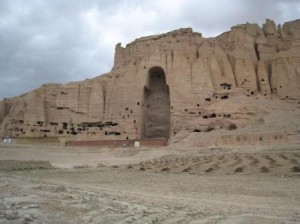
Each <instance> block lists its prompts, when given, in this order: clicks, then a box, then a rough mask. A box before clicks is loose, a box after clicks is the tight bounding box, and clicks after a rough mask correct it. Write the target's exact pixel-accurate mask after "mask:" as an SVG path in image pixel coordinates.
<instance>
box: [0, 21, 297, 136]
mask: <svg viewBox="0 0 300 224" xmlns="http://www.w3.org/2000/svg"><path fill="white" fill-rule="evenodd" d="M299 100H300V20H296V21H292V22H287V23H285V24H284V25H283V26H280V25H279V26H276V25H275V23H274V22H273V21H271V20H269V19H268V20H266V23H265V24H264V25H263V27H262V28H261V27H259V26H258V25H257V24H248V23H247V24H242V25H237V26H234V27H232V28H231V30H230V31H228V32H226V33H223V34H221V35H220V36H218V37H216V38H203V37H202V35H201V34H200V33H196V32H193V30H192V29H191V28H186V29H179V30H175V31H171V32H169V33H165V34H161V35H157V36H149V37H143V38H139V39H136V40H135V41H133V42H132V43H130V44H128V45H127V46H126V47H122V46H121V44H117V45H116V49H115V61H114V67H113V69H112V71H111V72H109V73H107V74H104V75H101V76H98V77H96V78H94V79H89V80H85V81H82V82H74V83H68V84H66V85H60V84H45V85H43V86H41V87H40V88H38V89H36V90H33V91H31V92H29V93H26V94H23V95H21V96H17V97H14V98H9V99H4V100H3V101H0V136H12V137H21V136H23V137H50V136H61V137H71V136H72V137H74V138H76V139H139V138H160V137H163V138H165V137H169V138H170V139H176V137H178V136H180V135H181V134H180V133H183V132H212V131H215V132H219V131H220V130H222V131H225V132H226V131H227V130H228V131H232V130H234V129H235V130H241V131H242V130H244V131H245V132H251V130H252V131H253V130H255V131H262V132H264V131H265V132H272V131H274V132H280V131H282V130H284V131H288V132H298V131H299V130H300V128H299V127H300V119H299V102H300V101H299ZM274 113H278V116H279V117H276V116H275V115H274ZM279 114H281V115H279ZM282 115H283V116H284V117H280V116H282ZM272 116H273V117H272ZM286 118H288V120H287V121H286V122H283V123H282V122H279V121H278V119H282V120H284V119H286Z"/></svg>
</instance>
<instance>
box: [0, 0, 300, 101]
mask: <svg viewBox="0 0 300 224" xmlns="http://www.w3.org/2000/svg"><path fill="white" fill-rule="evenodd" d="M298 15H300V3H299V1H297V0H290V1H284V0H265V1H261V0H245V1H240V0H210V1H199V0H164V1H161V0H145V1H140V0H116V1H111V0H91V1H86V0H76V1H69V0H51V1H46V0H40V1H35V0H1V1H0V49H1V50H0V68H1V72H0V78H1V82H0V99H1V98H3V97H12V96H16V95H18V94H22V93H24V92H27V91H30V90H32V89H34V88H37V87H38V86H40V85H42V84H43V83H48V82H58V83H66V82H69V81H75V80H82V79H85V78H91V77H94V76H96V75H99V74H102V73H105V72H108V71H109V70H110V69H111V67H112V63H113V53H114V46H115V44H116V43H118V42H122V44H123V45H125V44H126V43H128V42H131V41H133V40H134V39H135V38H138V37H141V36H144V35H152V34H158V33H161V32H167V31H170V30H172V29H177V28H180V27H193V29H194V30H195V31H198V32H202V33H203V35H204V36H212V35H218V34H220V33H222V32H224V31H226V30H228V29H230V27H231V26H233V25H235V24H239V23H245V22H254V23H259V24H262V23H263V22H264V20H265V19H266V18H271V19H273V20H275V21H276V22H277V23H283V22H284V21H289V20H293V19H297V16H298Z"/></svg>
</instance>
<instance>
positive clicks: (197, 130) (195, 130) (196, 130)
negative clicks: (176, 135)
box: [193, 129, 201, 132]
mask: <svg viewBox="0 0 300 224" xmlns="http://www.w3.org/2000/svg"><path fill="white" fill-rule="evenodd" d="M193 132H201V131H200V130H199V129H194V131H193Z"/></svg>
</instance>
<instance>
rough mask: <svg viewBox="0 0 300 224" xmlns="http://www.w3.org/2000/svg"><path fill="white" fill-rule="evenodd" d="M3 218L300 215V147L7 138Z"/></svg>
mask: <svg viewBox="0 0 300 224" xmlns="http://www.w3.org/2000/svg"><path fill="white" fill-rule="evenodd" d="M0 223H45V224H46V223H49V224H50V223H143V224H144V223H191V224H196V223H207V224H208V223H223V224H225V223H243V224H250V223H270V224H274V223H275V224H276V223H300V147H297V146H294V147H291V146H289V147H282V146H281V147H272V148H270V147H269V148H267V147H264V148H261V147H260V148H259V147H258V148H257V147H256V148H255V147H253V148H251V147H247V148H245V147H244V148H211V149H204V148H190V149H187V148H172V146H171V147H165V148H157V149H154V148H152V149H151V148H139V149H133V148H118V149H115V148H114V149H109V148H101V149H99V148H65V147H59V146H47V145H42V146H29V145H8V144H0Z"/></svg>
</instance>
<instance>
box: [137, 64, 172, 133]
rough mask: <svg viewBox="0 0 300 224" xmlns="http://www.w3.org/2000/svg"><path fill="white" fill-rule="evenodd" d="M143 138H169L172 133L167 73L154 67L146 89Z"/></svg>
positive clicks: (150, 72) (149, 73)
mask: <svg viewBox="0 0 300 224" xmlns="http://www.w3.org/2000/svg"><path fill="white" fill-rule="evenodd" d="M143 119H144V127H143V138H168V137H169V132H170V93H169V86H168V85H167V82H166V76H165V72H164V70H163V69H162V68H161V67H158V66H155V67H152V68H151V69H150V70H149V72H148V77H147V84H146V86H145V87H144V115H143Z"/></svg>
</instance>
